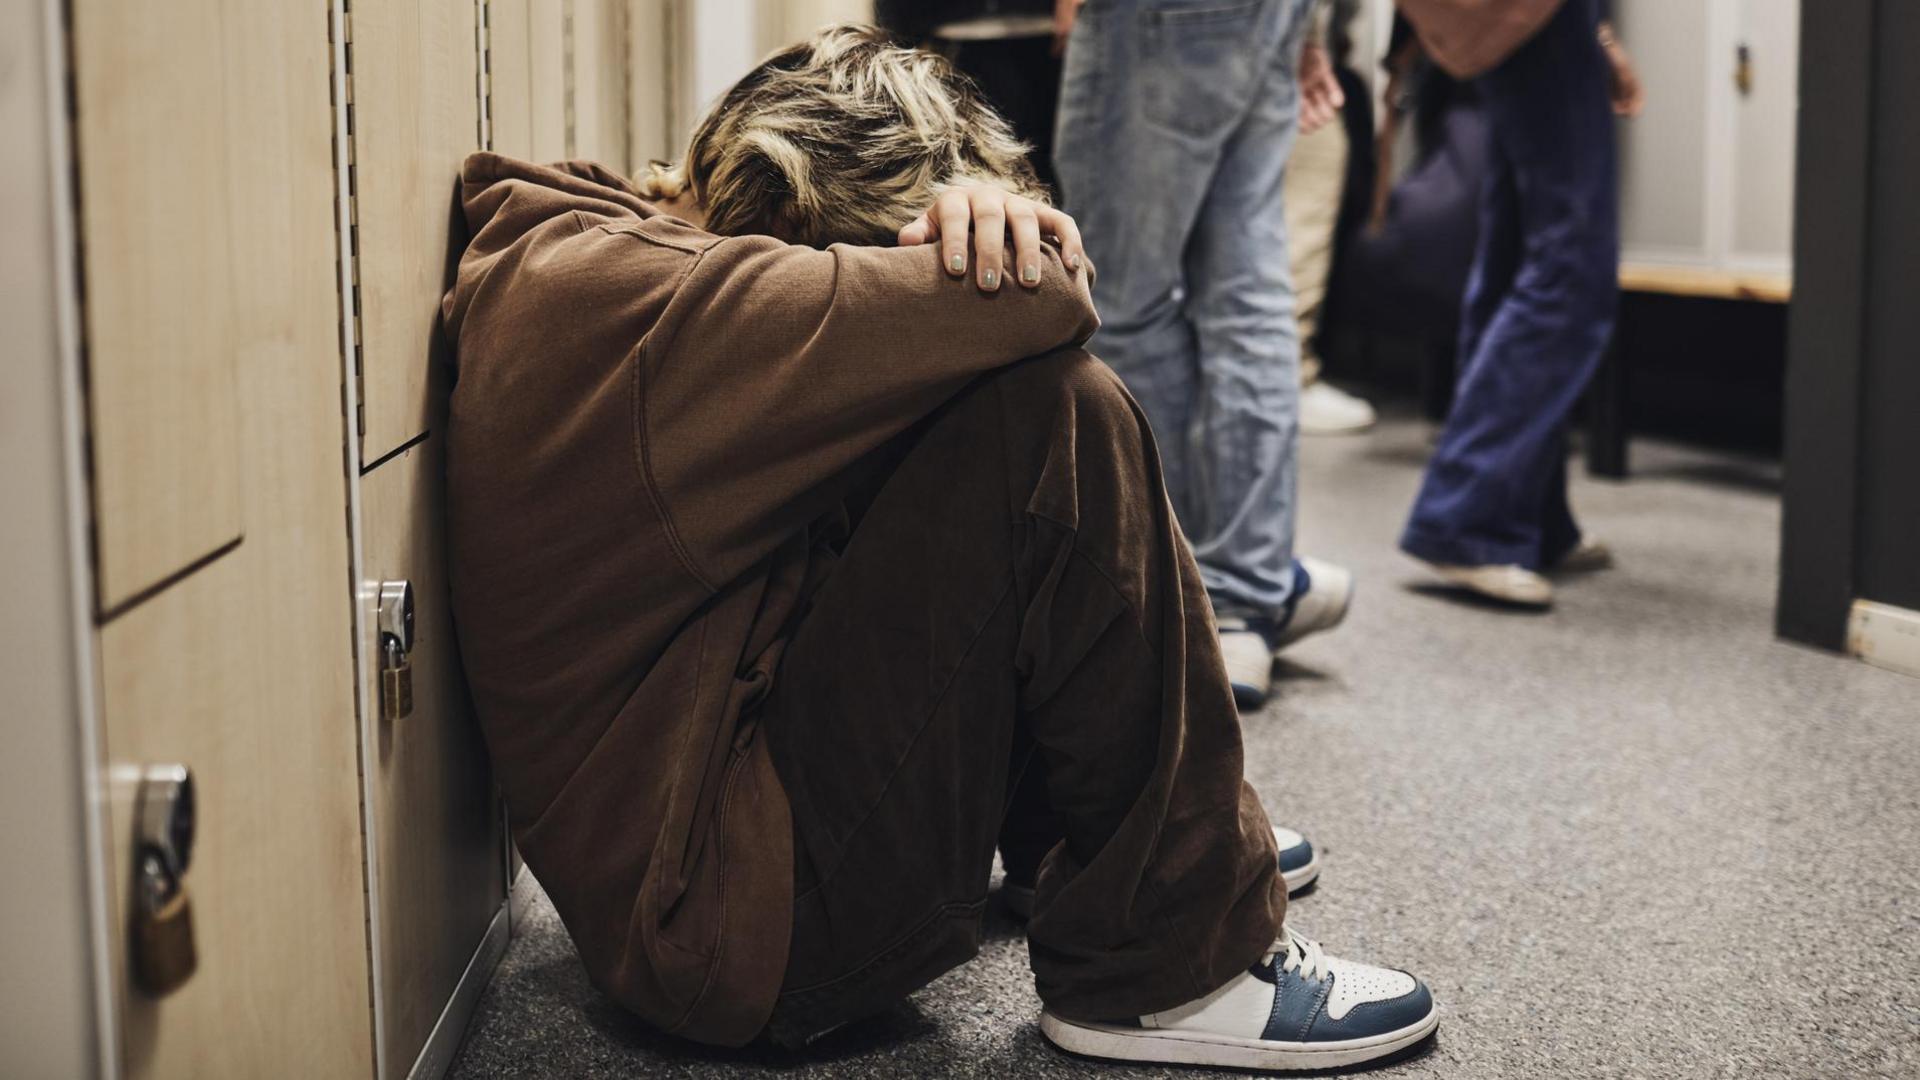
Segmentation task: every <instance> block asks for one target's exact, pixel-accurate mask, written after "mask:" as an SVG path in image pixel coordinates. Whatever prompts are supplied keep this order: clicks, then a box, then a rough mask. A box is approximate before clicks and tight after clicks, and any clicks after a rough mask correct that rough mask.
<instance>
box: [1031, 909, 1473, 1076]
mask: <svg viewBox="0 0 1920 1080" xmlns="http://www.w3.org/2000/svg"><path fill="white" fill-rule="evenodd" d="M1439 1026H1440V1013H1439V1010H1438V1009H1436V1008H1435V1007H1434V1004H1433V995H1432V993H1431V992H1429V991H1428V990H1427V987H1426V985H1425V984H1424V983H1422V982H1420V980H1418V979H1416V978H1414V977H1413V976H1411V975H1409V974H1407V973H1406V972H1404V971H1389V970H1387V969H1385V968H1377V967H1369V966H1368V965H1365V964H1356V963H1353V962H1351V961H1348V960H1339V959H1335V958H1334V957H1331V956H1328V955H1326V954H1325V953H1323V952H1322V951H1321V950H1320V946H1319V945H1318V944H1317V943H1315V942H1312V941H1308V940H1307V939H1306V938H1304V937H1301V936H1300V935H1299V934H1297V933H1295V932H1294V931H1293V930H1292V928H1286V929H1283V930H1282V931H1281V939H1280V941H1278V942H1276V943H1275V951H1274V952H1272V953H1269V954H1267V956H1265V957H1264V958H1262V959H1261V961H1260V962H1259V963H1257V964H1255V965H1254V966H1253V967H1251V968H1249V969H1247V970H1246V971H1245V972H1243V973H1241V974H1239V975H1236V976H1234V977H1233V979H1232V980H1230V981H1229V982H1228V983H1227V985H1225V986H1223V987H1221V988H1220V989H1218V990H1215V991H1214V992H1213V993H1211V994H1208V995H1207V996H1206V997H1203V998H1201V999H1200V1000H1198V1001H1195V1002H1192V1003H1190V1004H1187V1005H1183V1006H1181V1007H1180V1008H1177V1009H1170V1010H1168V1011H1166V1012H1161V1013H1153V1014H1150V1015H1148V1016H1142V1017H1139V1018H1137V1019H1130V1020H1122V1021H1119V1022H1115V1023H1105V1024H1102V1023H1088V1022H1083V1021H1078V1020H1067V1019H1065V1018H1063V1017H1060V1016H1057V1015H1055V1014H1054V1013H1053V1011H1052V1010H1043V1011H1042V1012H1041V1013H1040V1031H1041V1033H1042V1034H1044V1035H1045V1036H1046V1037H1047V1039H1048V1040H1049V1041H1051V1042H1052V1043H1053V1044H1054V1045H1055V1046H1058V1047H1060V1048H1061V1049H1062V1050H1067V1051H1070V1052H1072V1053H1075V1054H1085V1055H1087V1056H1089V1057H1097V1058H1107V1059H1110V1060H1114V1061H1151V1062H1158V1063H1163V1064H1173V1065H1207V1066H1214V1067H1223V1068H1233V1069H1258V1070H1261V1071H1263V1072H1291V1071H1295V1070H1304V1069H1334V1068H1339V1067H1341V1066H1344V1065H1358V1064H1361V1063H1363V1062H1368V1061H1377V1060H1379V1059H1380V1058H1383V1057H1387V1056H1390V1055H1392V1054H1395V1053H1398V1052H1399V1051H1401V1050H1404V1049H1406V1048H1407V1047H1409V1046H1412V1045H1413V1044H1415V1043H1417V1042H1419V1041H1420V1040H1422V1039H1424V1038H1426V1037H1427V1036H1428V1035H1430V1034H1432V1033H1433V1030H1434V1029H1435V1028H1437V1027H1439Z"/></svg>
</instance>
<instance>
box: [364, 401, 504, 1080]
mask: <svg viewBox="0 0 1920 1080" xmlns="http://www.w3.org/2000/svg"><path fill="white" fill-rule="evenodd" d="M444 445H445V440H444V439H443V438H439V437H435V436H429V437H428V438H427V439H426V440H424V441H423V442H421V443H419V444H417V445H415V446H413V447H411V448H409V449H407V450H406V451H404V452H402V453H401V454H399V455H398V456H396V457H394V458H393V459H392V460H391V461H388V462H385V463H384V464H382V465H381V466H380V467H379V468H377V469H374V470H373V471H372V472H370V473H368V474H367V475H365V476H364V477H362V478H361V481H360V490H361V513H362V517H363V526H362V550H363V555H362V568H363V572H364V574H365V575H366V579H367V583H366V585H365V587H363V589H362V612H361V615H362V620H361V621H362V627H363V629H362V632H361V640H360V648H361V650H362V655H365V656H367V657H369V658H370V661H371V662H370V663H369V664H368V677H369V682H368V684H367V686H366V687H365V689H366V692H367V700H368V701H369V702H370V706H369V721H370V725H369V726H370V732H369V734H370V745H371V747H372V752H371V754H370V757H371V760H372V771H371V772H370V774H369V776H368V792H367V799H368V806H369V809H370V815H371V818H372V820H373V825H374V835H375V840H374V850H375V856H376V863H377V868H376V880H377V882H378V893H377V895H378V899H377V905H378V912H377V914H378V919H379V924H380V931H379V939H380V942H379V953H380V955H379V956H378V957H377V958H376V960H375V963H376V964H377V965H378V969H379V976H380V979H381V986H382V987H383V994H382V998H383V1010H384V1021H385V1029H386V1062H385V1064H386V1070H387V1073H386V1074H387V1075H388V1076H404V1075H407V1073H408V1070H409V1069H411V1068H412V1067H413V1066H414V1063H415V1061H416V1059H417V1058H418V1057H419V1055H420V1054H421V1052H422V1049H423V1048H425V1047H426V1046H427V1043H428V1038H429V1036H430V1035H431V1034H432V1033H433V1030H434V1026H435V1024H436V1023H437V1022H438V1021H439V1020H440V1016H441V1012H442V1010H443V1009H445V1007H446V1006H447V1004H448V1002H449V1001H450V1000H451V999H452V998H453V997H454V994H455V989H456V987H458V986H459V984H460V980H461V976H462V974H463V973H464V972H465V971H466V969H467V966H468V964H469V962H470V961H472V959H473V958H474V956H475V953H476V951H480V952H483V953H484V952H485V951H486V949H485V947H484V945H485V944H487V943H486V939H487V937H488V931H489V929H490V928H491V927H492V925H493V923H494V920H495V919H496V918H497V917H498V916H499V915H500V911H501V907H502V905H503V904H504V903H505V900H506V889H507V877H506V874H507V871H506V867H505V858H506V836H505V830H504V828H503V826H502V822H503V818H502V815H501V813H500V808H499V804H498V803H497V801H496V797H495V792H494V786H493V780H492V772H491V769H490V766H489V764H488V760H487V752H486V746H485V744H484V742H483V741H482V740H481V738H480V730H479V726H478V724H477V723H476V721H475V719H474V715H473V709H472V705H471V704H470V702H469V700H468V697H467V693H466V684H465V680H464V676H463V675H462V673H461V670H460V657H459V652H458V650H457V648H456V646H455V639H454V629H453V613H452V609H451V606H450V604H449V601H448V595H447V581H446V537H445V528H444V521H445V518H444V515H443V512H442V506H443V505H444V495H443V492H444V470H445V461H444V456H443V454H442V447H443V446H444ZM382 581H407V582H410V583H411V584H412V586H413V594H414V608H415V621H414V638H413V644H412V648H411V649H409V650H408V653H407V662H408V664H409V665H410V667H411V672H412V684H413V685H412V696H413V703H412V711H411V713H410V714H409V715H405V716H397V717H396V716H390V715H384V714H383V711H382V706H381V693H380V680H381V671H380V668H381V657H382V648H381V642H380V626H379V622H378V617H377V587H378V583H379V582H382ZM504 926H505V924H504V922H502V923H501V929H502V930H504ZM491 944H493V945H494V946H495V948H496V951H495V952H494V953H493V955H492V957H491V959H493V960H497V959H498V952H497V947H499V946H504V937H503V938H502V940H501V941H499V942H497V943H491ZM483 976H484V971H483ZM456 1045H457V1041H455V1042H453V1043H450V1044H444V1045H440V1046H437V1047H436V1048H435V1051H436V1052H438V1053H446V1052H449V1051H451V1049H453V1047H454V1046H456ZM440 1064H441V1065H444V1062H440Z"/></svg>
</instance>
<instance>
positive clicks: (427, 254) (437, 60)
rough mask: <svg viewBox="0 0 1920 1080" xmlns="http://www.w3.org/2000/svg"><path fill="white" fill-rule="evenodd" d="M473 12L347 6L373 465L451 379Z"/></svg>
mask: <svg viewBox="0 0 1920 1080" xmlns="http://www.w3.org/2000/svg"><path fill="white" fill-rule="evenodd" d="M477 18H478V11H477V8H476V6H475V4H474V3H473V0H422V2H420V3H398V2H384V3H360V4H355V5H354V6H353V8H352V58H353V124H354V135H353V150H354V168H355V187H356V196H355V214H356V217H355V220H356V224H357V226H358V230H357V231H358V245H359V282H360V334H361V364H362V375H363V377H364V385H365V392H364V398H363V405H364V407H365V410H366V434H365V436H364V438H363V439H362V442H361V453H362V457H363V459H364V460H366V461H377V460H379V459H380V458H382V457H385V456H386V455H388V454H390V453H392V452H393V451H394V450H396V449H398V448H399V447H400V446H402V445H404V444H405V443H406V442H407V441H408V440H410V439H413V438H416V437H418V436H419V435H420V434H421V433H423V432H425V431H426V430H427V420H428V416H429V415H430V412H431V409H432V398H433V396H434V394H435V389H434V388H435V387H440V386H443V385H444V380H445V378H446V376H447V373H446V372H445V370H444V366H445V349H444V344H443V343H442V342H441V341H440V340H439V333H438V330H437V327H438V323H439V312H440V297H441V294H442V293H443V292H444V291H445V289H446V287H447V284H448V282H449V281H450V280H451V267H452V265H453V259H454V257H455V255H456V252H455V250H454V244H455V242H456V238H457V237H460V235H461V232H463V231H464V230H459V231H456V230H455V229H454V228H453V223H454V221H455V213H456V198H457V187H458V181H459V175H460V162H461V161H462V159H464V158H465V157H466V155H467V154H469V153H471V152H472V151H474V150H476V149H478V148H479V139H480V134H479V132H480V95H479V89H478V86H479V84H478V76H477V74H476V68H477V66H478V62H479V60H478V47H477V44H476V29H475V22H476V19H477Z"/></svg>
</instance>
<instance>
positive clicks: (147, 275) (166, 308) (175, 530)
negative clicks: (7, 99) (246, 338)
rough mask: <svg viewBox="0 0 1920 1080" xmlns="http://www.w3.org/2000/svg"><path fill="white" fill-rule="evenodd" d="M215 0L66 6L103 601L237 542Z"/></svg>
mask: <svg viewBox="0 0 1920 1080" xmlns="http://www.w3.org/2000/svg"><path fill="white" fill-rule="evenodd" d="M220 10H221V3H220V0H181V2H180V3H179V4H167V5H156V4H134V3H109V2H100V3H80V4H76V5H75V7H74V11H73V41H74V49H75V60H76V61H77V75H78V82H77V84H76V86H75V95H76V98H77V101H78V105H79V115H78V120H77V123H76V130H75V133H74V134H75V141H76V144H77V147H78V151H79V153H81V154H82V155H86V156H90V157H91V159H92V160H94V161H96V162H101V163H105V162H106V161H108V160H111V161H113V162H115V164H116V167H112V168H107V167H100V168H92V169H83V170H81V173H80V178H79V181H80V183H79V187H80V204H81V213H82V215H83V220H84V224H85V227H86V236H87V244H86V247H85V249H84V251H83V255H82V266H83V273H84V276H85V280H86V288H85V293H86V307H85V315H84V318H85V322H86V340H87V357H86V364H87V367H88V371H89V381H90V383H91V385H92V392H91V394H90V396H89V410H90V413H91V421H92V428H91V442H92V458H93V481H94V482H93V492H92V494H93V500H94V528H95V535H96V543H97V547H98V553H99V558H98V561H97V565H96V567H95V569H96V574H97V577H96V582H97V593H98V602H99V605H100V607H101V608H102V609H104V610H108V611H111V610H115V609H118V608H120V607H123V606H125V605H126V604H127V603H128V602H130V601H131V600H133V599H135V598H137V597H139V596H141V595H142V594H144V593H147V592H150V591H152V590H153V589H155V588H157V587H159V586H160V585H162V584H163V583H164V582H166V581H168V580H170V579H172V578H174V577H176V576H178V575H179V574H180V573H182V572H184V571H185V570H187V569H188V568H190V567H192V566H194V565H196V564H198V563H201V562H204V561H205V560H207V559H209V558H211V557H213V556H214V555H215V554H216V553H217V552H220V551H223V550H225V549H227V548H229V547H231V546H232V545H233V544H234V543H236V542H238V540H239V539H240V534H241V526H240V484H239V467H238V464H237V461H238V455H237V453H236V450H237V449H238V444H237V442H236V440H235V437H234V425H235V422H236V420H237V415H236V413H235V407H234V376H235V374H236V368H235V357H234V349H235V344H236V343H235V341H234V337H233V327H232V324H231V321H230V318H229V316H230V315H231V313H232V303H231V297H232V290H233V286H234V282H233V280H232V278H231V276H230V273H229V267H228V261H227V252H228V250H229V246H230V245H231V244H232V243H233V242H234V239H235V237H234V235H233V222H232V219H231V217H230V215H229V214H228V212H227V209H228V208H227V206H226V192H225V190H224V187H223V184H222V182H221V180H222V178H223V177H225V176H227V175H228V174H229V172H230V171H231V170H230V168H229V165H230V160H229V146H228V143H227V138H226V129H225V118H224V117H223V116H222V114H221V112H220V110H219V109H217V108H208V107H207V104H206V103H208V102H218V101H221V100H224V97H223V95H224V93H225V91H226V89H227V82H226V79H227V73H226V72H225V71H224V69H223V68H222V66H221V64H220V63H219V62H218V61H219V53H218V43H219V33H218V29H219V25H220V23H219V15H220Z"/></svg>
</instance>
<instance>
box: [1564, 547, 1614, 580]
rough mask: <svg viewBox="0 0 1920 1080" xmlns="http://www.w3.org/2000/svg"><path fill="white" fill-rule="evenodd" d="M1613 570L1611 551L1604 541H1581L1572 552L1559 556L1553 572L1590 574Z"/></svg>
mask: <svg viewBox="0 0 1920 1080" xmlns="http://www.w3.org/2000/svg"><path fill="white" fill-rule="evenodd" d="M1612 568H1613V549H1612V548H1610V547H1608V546H1607V542H1606V541H1605V540H1589V539H1582V540H1581V541H1580V542H1579V543H1578V544H1576V545H1574V548H1573V550H1572V551H1569V552H1567V553H1566V554H1565V555H1562V556H1560V561H1559V562H1557V563H1554V564H1553V570H1554V571H1555V572H1556V573H1562V574H1590V573H1592V572H1594V571H1596V570H1610V569H1612Z"/></svg>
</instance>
